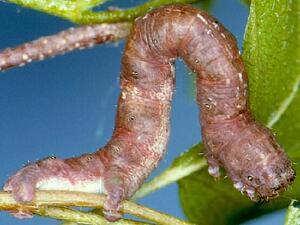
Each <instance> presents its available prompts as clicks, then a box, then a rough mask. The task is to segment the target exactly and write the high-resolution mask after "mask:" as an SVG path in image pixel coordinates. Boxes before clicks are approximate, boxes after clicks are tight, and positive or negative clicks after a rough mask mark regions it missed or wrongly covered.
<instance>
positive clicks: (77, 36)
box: [0, 23, 130, 71]
mask: <svg viewBox="0 0 300 225" xmlns="http://www.w3.org/2000/svg"><path fill="white" fill-rule="evenodd" d="M129 30H130V24H129V23H116V24H100V25H93V26H82V27H78V28H70V29H69V30H66V31H62V32H60V33H58V34H56V35H51V36H47V37H42V38H40V39H37V40H35V41H32V42H29V43H26V44H23V45H20V46H18V47H16V48H12V49H11V48H9V49H5V50H4V51H2V52H0V71H4V70H6V69H9V68H12V67H15V66H23V65H25V64H26V63H30V62H32V61H35V60H43V59H45V58H48V57H52V56H55V55H58V54H63V53H65V52H69V51H73V50H75V49H82V48H86V47H92V46H93V45H95V44H102V43H104V42H112V41H118V40H120V39H122V38H125V37H127V36H128V33H129Z"/></svg>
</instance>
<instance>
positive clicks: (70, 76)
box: [0, 0, 284, 225]
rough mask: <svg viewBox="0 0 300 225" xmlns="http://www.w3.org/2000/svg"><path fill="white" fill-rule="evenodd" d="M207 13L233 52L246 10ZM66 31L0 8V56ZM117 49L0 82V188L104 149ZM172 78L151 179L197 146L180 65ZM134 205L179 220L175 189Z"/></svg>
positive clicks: (47, 64)
mask: <svg viewBox="0 0 300 225" xmlns="http://www.w3.org/2000/svg"><path fill="white" fill-rule="evenodd" d="M143 2H144V1H141V0H135V1H133V0H129V1H128V0H115V1H109V2H108V3H106V4H105V5H103V6H101V9H105V7H107V6H111V5H113V6H118V7H122V8H127V7H131V6H134V5H137V4H141V3H143ZM209 11H210V12H211V14H213V15H214V16H215V17H217V18H218V19H219V21H221V22H222V23H223V24H224V25H225V27H227V28H228V29H229V30H230V31H231V32H232V33H233V34H234V36H235V37H236V38H237V40H238V43H239V47H240V48H241V46H242V41H243V34H244V30H245V25H246V22H247V16H248V11H249V9H248V6H247V5H245V4H243V3H242V2H241V1H239V0H227V1H221V0H216V1H213V4H212V5H211V6H210V7H209ZM70 26H73V24H71V23H69V22H67V21H64V20H62V19H59V18H56V17H54V16H49V15H46V14H44V13H40V12H36V11H33V10H28V9H24V8H21V7H18V6H15V5H13V4H8V3H6V2H0V49H4V48H7V47H13V46H16V45H18V44H21V43H24V42H27V41H30V40H34V39H36V38H38V37H40V36H45V35H51V34H55V33H57V32H59V31H61V30H64V29H66V28H68V27H70ZM123 47H124V42H123V41H122V42H119V43H117V44H116V43H114V44H106V45H102V46H97V47H94V48H92V49H86V50H82V51H75V52H72V53H68V54H66V55H63V56H58V57H55V58H53V59H48V60H45V61H43V62H36V63H32V64H29V65H26V66H25V67H22V68H15V69H11V70H8V71H6V72H5V73H1V74H0V134H1V136H0V154H1V159H2V160H1V161H2V163H0V185H2V184H4V182H5V181H6V180H7V178H8V177H9V176H10V175H13V174H14V173H15V172H16V171H17V170H18V169H19V168H20V167H22V165H24V163H27V162H28V161H35V160H37V159H40V158H44V157H45V156H49V155H56V156H58V157H61V158H66V157H72V156H75V155H80V154H82V153H84V152H93V151H94V150H95V149H97V148H99V147H101V146H103V145H105V143H106V142H107V141H108V140H109V138H110V136H111V134H112V131H113V126H114V117H115V110H116V104H117V98H118V94H119V71H120V61H121V55H122V52H123ZM176 74H177V78H176V93H175V97H174V101H173V109H172V127H171V128H172V129H171V137H170V142H169V147H168V152H167V155H166V157H165V158H164V159H163V161H162V162H161V164H160V166H159V168H158V169H157V170H156V171H155V172H154V173H153V174H152V176H155V174H158V173H160V172H161V171H163V170H164V169H166V168H167V167H168V166H169V165H170V164H171V162H172V160H173V159H174V158H175V157H176V156H178V155H179V154H180V153H181V152H182V151H184V150H186V149H188V148H189V147H191V146H192V145H194V144H196V143H198V142H199V141H200V140H201V134H200V128H199V122H198V108H197V106H196V103H195V101H194V91H193V81H192V78H191V76H190V74H189V72H188V69H187V68H186V67H185V66H184V64H183V63H182V61H180V60H177V63H176ZM139 203H141V204H143V205H145V206H148V207H152V208H155V209H157V210H160V211H163V212H165V213H169V214H171V215H174V216H176V217H179V218H185V217H184V214H183V212H182V210H181V208H180V203H179V199H178V193H177V185H176V184H172V185H170V186H168V187H166V188H164V189H161V190H159V191H157V192H155V193H153V194H151V195H149V196H147V197H145V198H143V199H141V200H139ZM283 221H284V211H281V212H279V213H276V214H272V215H267V216H264V217H263V218H259V219H256V220H253V221H250V222H247V223H244V224H247V225H250V224H252V225H254V224H256V225H258V224H272V225H277V224H278V225H279V224H283ZM2 224H6V225H19V224H22V225H31V224H45V225H54V224H58V223H57V221H55V220H51V219H45V218H38V217H35V218H34V219H32V220H17V219H15V218H13V217H12V216H10V215H9V214H8V213H6V212H0V225H2Z"/></svg>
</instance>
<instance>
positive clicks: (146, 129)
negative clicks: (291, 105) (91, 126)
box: [4, 5, 295, 221]
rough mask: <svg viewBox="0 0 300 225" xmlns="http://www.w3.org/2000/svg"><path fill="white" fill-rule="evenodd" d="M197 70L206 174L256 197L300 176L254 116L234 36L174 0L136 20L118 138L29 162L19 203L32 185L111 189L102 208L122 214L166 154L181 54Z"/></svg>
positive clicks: (14, 184)
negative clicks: (87, 150) (223, 177)
mask: <svg viewBox="0 0 300 225" xmlns="http://www.w3.org/2000/svg"><path fill="white" fill-rule="evenodd" d="M177 57H181V58H183V60H184V61H185V63H186V64H187V65H188V66H189V68H190V69H191V70H193V71H195V72H196V74H197V83H196V85H197V102H198V105H199V107H200V108H201V115H200V121H201V128H202V136H203V143H204V145H205V149H206V151H205V156H206V158H207V161H208V165H209V167H208V171H209V173H210V174H211V175H212V176H214V177H218V176H220V172H219V168H220V167H224V168H225V170H226V172H227V174H228V176H229V177H230V178H231V180H232V181H233V183H234V186H235V187H236V188H237V189H238V190H240V191H241V192H243V193H245V194H246V195H247V196H248V197H249V198H250V199H251V200H254V201H257V200H268V199H270V198H274V197H276V196H277V195H278V193H279V192H281V191H283V190H284V189H285V188H286V187H287V186H288V185H289V184H291V183H292V181H293V180H294V177H295V173H294V170H293V169H292V167H291V162H290V161H289V159H288V158H287V156H286V154H285V153H284V151H283V150H282V148H281V147H280V146H279V144H278V143H277V141H276V140H275V137H274V136H273V134H272V133H271V132H270V131H269V130H268V129H267V128H265V127H264V126H262V125H261V124H259V123H258V122H256V121H255V119H254V118H253V116H252V115H251V112H250V109H249V101H248V93H247V92H248V88H247V83H248V81H247V74H246V71H245V67H244V64H243V61H242V58H241V56H240V54H239V51H238V48H237V45H236V41H235V39H234V37H233V36H232V35H231V34H230V33H229V32H228V31H227V30H226V29H225V28H224V27H223V26H222V25H221V24H219V23H218V22H217V21H216V20H215V19H214V18H213V17H211V16H209V15H208V14H207V13H205V12H203V11H201V10H198V9H195V8H193V7H191V6H184V5H170V6H165V7H161V8H158V9H155V10H153V11H151V12H150V13H148V14H146V15H145V16H144V17H140V18H138V19H137V20H136V21H135V24H134V26H133V28H132V30H131V33H130V35H129V38H128V42H127V44H126V49H125V52H124V56H123V60H122V73H121V94H120V97H119V103H118V109H117V116H116V124H115V129H114V133H113V135H112V138H111V140H110V141H109V142H108V143H107V145H106V146H104V147H103V148H101V149H100V150H98V151H96V152H95V153H93V154H85V155H82V156H80V157H77V158H70V159H65V160H61V159H57V158H47V159H44V160H41V161H38V162H36V163H33V164H30V165H27V166H26V167H24V168H22V169H21V170H20V171H19V172H17V174H16V175H14V176H12V177H11V178H10V179H9V181H8V182H7V183H6V184H5V187H4V189H5V190H7V191H12V193H13V196H14V198H15V199H16V200H17V201H20V202H26V201H31V200H32V199H33V197H34V193H35V189H44V190H52V189H59V190H80V191H86V192H100V193H104V194H107V199H106V202H105V206H104V214H105V216H106V218H107V219H109V220H111V221H113V220H116V219H118V218H120V217H121V215H120V214H119V212H118V209H119V203H120V202H121V201H122V200H123V199H128V198H130V197H131V196H132V195H133V194H134V193H135V191H136V190H137V189H138V188H139V187H140V186H141V184H142V183H143V181H144V180H145V178H146V177H147V176H148V175H149V174H150V172H151V171H152V170H153V169H154V168H155V167H156V166H157V164H158V162H159V161H160V159H161V158H162V156H163V155H164V152H165V150H166V146H167V142H168V137H169V123H170V109H171V100H172V94H173V91H174V66H173V63H174V60H175V59H176V58H177Z"/></svg>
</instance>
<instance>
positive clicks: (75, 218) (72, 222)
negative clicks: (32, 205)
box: [34, 207, 150, 225]
mask: <svg viewBox="0 0 300 225" xmlns="http://www.w3.org/2000/svg"><path fill="white" fill-rule="evenodd" d="M34 213H35V214H37V215H40V216H44V217H45V216H46V217H51V218H54V219H58V220H65V221H66V222H65V223H63V224H64V225H77V224H78V223H80V224H93V225H150V224H149V223H143V222H138V221H133V220H126V219H120V220H118V221H117V222H114V223H112V222H108V221H107V220H106V219H105V218H104V217H103V216H100V215H97V214H95V213H91V212H80V211H77V210H73V209H69V208H61V207H40V208H39V209H37V210H35V211H34Z"/></svg>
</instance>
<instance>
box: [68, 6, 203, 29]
mask: <svg viewBox="0 0 300 225" xmlns="http://www.w3.org/2000/svg"><path fill="white" fill-rule="evenodd" d="M197 1H199V0H151V1H148V2H146V3H145V4H143V5H139V6H136V7H134V8H130V9H127V10H113V11H106V12H93V11H85V12H83V13H82V14H81V15H80V16H78V17H76V18H73V22H75V23H80V24H95V23H104V22H110V23H112V22H121V21H132V20H134V19H135V18H136V17H138V16H140V15H144V14H146V13H147V12H148V11H149V10H152V9H153V8H156V7H159V6H162V5H170V4H190V3H195V2H197Z"/></svg>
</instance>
